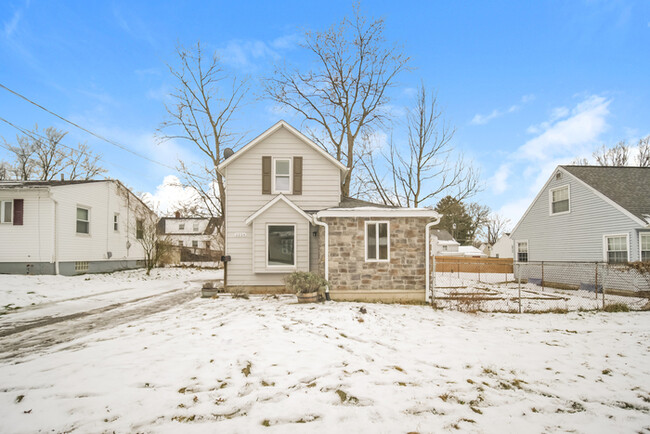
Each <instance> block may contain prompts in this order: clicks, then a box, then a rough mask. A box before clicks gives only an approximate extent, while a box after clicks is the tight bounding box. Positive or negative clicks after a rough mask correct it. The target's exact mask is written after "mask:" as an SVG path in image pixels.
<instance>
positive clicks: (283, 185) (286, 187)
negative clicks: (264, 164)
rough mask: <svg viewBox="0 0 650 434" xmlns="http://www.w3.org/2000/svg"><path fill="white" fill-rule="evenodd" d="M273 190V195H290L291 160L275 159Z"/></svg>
mask: <svg viewBox="0 0 650 434" xmlns="http://www.w3.org/2000/svg"><path fill="white" fill-rule="evenodd" d="M273 190H274V192H275V193H291V159H289V158H277V159H275V160H274V161H273Z"/></svg>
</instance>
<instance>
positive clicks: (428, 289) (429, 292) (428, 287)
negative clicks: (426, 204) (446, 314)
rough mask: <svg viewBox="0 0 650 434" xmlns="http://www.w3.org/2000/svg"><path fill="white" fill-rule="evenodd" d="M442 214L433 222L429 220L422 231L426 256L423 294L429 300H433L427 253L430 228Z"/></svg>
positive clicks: (428, 252) (438, 221)
mask: <svg viewBox="0 0 650 434" xmlns="http://www.w3.org/2000/svg"><path fill="white" fill-rule="evenodd" d="M441 218H442V216H438V219H437V220H436V221H434V222H429V223H427V225H426V226H425V229H424V232H425V237H426V239H425V242H426V258H425V269H426V282H427V284H426V296H425V301H426V300H427V299H428V300H429V301H433V291H432V290H431V270H430V266H429V255H430V253H431V237H430V228H431V226H435V225H437V224H438V223H440V219H441Z"/></svg>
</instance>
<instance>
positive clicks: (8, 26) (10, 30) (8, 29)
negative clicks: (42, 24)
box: [4, 10, 23, 38]
mask: <svg viewBox="0 0 650 434" xmlns="http://www.w3.org/2000/svg"><path fill="white" fill-rule="evenodd" d="M22 16H23V11H22V10H17V11H16V12H14V14H13V16H12V17H11V19H10V20H9V21H6V22H5V23H4V33H5V36H6V37H7V38H10V37H11V36H12V35H13V34H14V32H15V31H16V29H17V28H18V23H19V22H20V19H21V18H22Z"/></svg>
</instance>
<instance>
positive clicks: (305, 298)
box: [296, 292, 318, 303]
mask: <svg viewBox="0 0 650 434" xmlns="http://www.w3.org/2000/svg"><path fill="white" fill-rule="evenodd" d="M296 295H297V296H298V303H316V302H317V301H318V292H306V293H298V294H296Z"/></svg>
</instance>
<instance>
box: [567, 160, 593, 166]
mask: <svg viewBox="0 0 650 434" xmlns="http://www.w3.org/2000/svg"><path fill="white" fill-rule="evenodd" d="M571 165H573V166H589V160H587V159H586V158H575V159H574V160H573V161H572V162H571Z"/></svg>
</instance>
